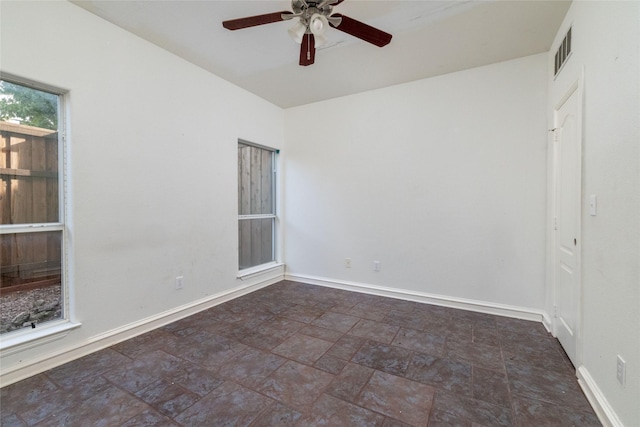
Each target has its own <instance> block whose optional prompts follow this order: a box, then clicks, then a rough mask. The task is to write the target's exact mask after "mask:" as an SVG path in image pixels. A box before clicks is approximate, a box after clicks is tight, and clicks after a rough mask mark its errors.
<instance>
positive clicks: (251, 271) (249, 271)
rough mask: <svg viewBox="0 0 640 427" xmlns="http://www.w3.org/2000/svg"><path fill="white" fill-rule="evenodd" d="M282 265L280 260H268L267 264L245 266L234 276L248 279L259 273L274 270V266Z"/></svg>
mask: <svg viewBox="0 0 640 427" xmlns="http://www.w3.org/2000/svg"><path fill="white" fill-rule="evenodd" d="M282 266H284V263H281V262H270V263H268V264H262V265H258V266H256V267H251V268H246V269H244V270H240V271H239V272H238V275H237V276H236V277H237V278H238V279H240V280H246V279H250V278H252V277H255V276H257V275H259V274H262V273H266V272H267V271H271V270H275V269H276V268H280V267H282Z"/></svg>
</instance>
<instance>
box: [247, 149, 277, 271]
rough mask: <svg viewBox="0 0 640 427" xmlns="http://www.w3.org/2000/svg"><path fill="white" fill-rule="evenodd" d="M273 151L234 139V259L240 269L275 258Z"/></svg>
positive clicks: (271, 260)
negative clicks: (236, 156) (235, 234)
mask: <svg viewBox="0 0 640 427" xmlns="http://www.w3.org/2000/svg"><path fill="white" fill-rule="evenodd" d="M275 154H276V152H275V151H274V150H272V149H269V148H266V147H261V146H257V145H253V144H249V143H247V142H244V141H239V142H238V242H239V245H238V259H239V268H240V270H246V269H247V268H251V267H256V266H259V265H262V264H267V263H269V262H273V261H275V222H276V209H275Z"/></svg>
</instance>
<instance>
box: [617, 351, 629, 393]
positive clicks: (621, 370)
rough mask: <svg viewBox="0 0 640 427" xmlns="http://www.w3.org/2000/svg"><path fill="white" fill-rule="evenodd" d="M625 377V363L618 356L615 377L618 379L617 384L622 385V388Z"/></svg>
mask: <svg viewBox="0 0 640 427" xmlns="http://www.w3.org/2000/svg"><path fill="white" fill-rule="evenodd" d="M626 376H627V362H625V361H624V359H623V358H622V357H620V355H618V364H617V369H616V377H617V378H618V382H619V383H620V384H622V386H623V387H624V383H625V381H626Z"/></svg>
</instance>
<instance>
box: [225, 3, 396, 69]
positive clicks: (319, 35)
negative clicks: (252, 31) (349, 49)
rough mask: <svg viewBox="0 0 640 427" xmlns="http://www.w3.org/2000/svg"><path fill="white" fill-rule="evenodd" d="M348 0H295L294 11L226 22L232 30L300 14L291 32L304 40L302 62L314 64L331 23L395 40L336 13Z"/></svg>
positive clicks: (371, 38) (379, 42) (373, 38)
mask: <svg viewBox="0 0 640 427" xmlns="http://www.w3.org/2000/svg"><path fill="white" fill-rule="evenodd" d="M343 1H344V0H318V1H314V0H291V9H292V10H293V12H289V11H283V12H273V13H267V14H264V15H256V16H249V17H246V18H238V19H232V20H229V21H224V22H223V23H222V26H223V27H224V28H226V29H228V30H239V29H242V28H249V27H255V26H257V25H264V24H271V23H273V22H279V21H288V20H290V19H294V18H298V22H296V24H295V25H294V26H293V27H291V28H290V29H289V35H290V36H291V38H293V39H294V40H295V41H296V43H300V65H304V66H306V65H311V64H313V63H314V61H315V56H316V48H318V47H321V46H322V45H324V44H325V43H326V42H327V38H326V37H325V35H324V33H325V31H326V29H327V27H328V26H331V27H333V28H336V29H338V30H340V31H342V32H345V33H347V34H351V35H352V36H354V37H357V38H359V39H362V40H364V41H366V42H369V43H371V44H374V45H376V46H378V47H382V46H385V45H387V44H389V42H390V41H391V34H389V33H385V32H384V31H382V30H379V29H377V28H374V27H371V26H369V25H367V24H364V23H362V22H360V21H356V20H355V19H353V18H349V17H348V16H345V15H342V14H340V13H335V14H333V15H332V11H333V7H334V6H336V5H338V4H340V3H342V2H343Z"/></svg>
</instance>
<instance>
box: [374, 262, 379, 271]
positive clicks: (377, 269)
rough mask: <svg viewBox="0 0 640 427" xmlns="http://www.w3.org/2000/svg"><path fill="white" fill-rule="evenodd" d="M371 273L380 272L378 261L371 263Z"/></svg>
mask: <svg viewBox="0 0 640 427" xmlns="http://www.w3.org/2000/svg"><path fill="white" fill-rule="evenodd" d="M373 271H380V261H373Z"/></svg>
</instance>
